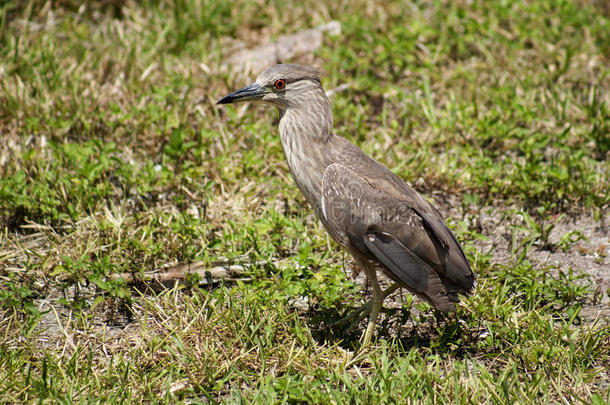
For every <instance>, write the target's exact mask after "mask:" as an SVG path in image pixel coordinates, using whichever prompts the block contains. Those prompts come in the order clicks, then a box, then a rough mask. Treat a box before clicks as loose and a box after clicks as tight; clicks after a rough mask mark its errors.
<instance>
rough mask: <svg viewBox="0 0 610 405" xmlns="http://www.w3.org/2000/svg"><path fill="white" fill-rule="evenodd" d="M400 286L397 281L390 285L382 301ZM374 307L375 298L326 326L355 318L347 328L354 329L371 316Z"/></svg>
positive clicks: (383, 293) (384, 292)
mask: <svg viewBox="0 0 610 405" xmlns="http://www.w3.org/2000/svg"><path fill="white" fill-rule="evenodd" d="M399 288H400V286H399V285H398V284H396V283H394V284H392V285H391V286H390V287H388V288H387V289H385V290H384V291H383V292H382V295H383V298H382V301H383V300H385V298H386V297H387V296H389V295H392V293H394V291H396V290H398V289H399ZM372 309H373V300H371V301H369V302H367V303H366V304H364V305H362V306H361V307H360V308H357V309H355V310H353V311H352V312H351V313H350V314H349V315H347V316H345V317H343V318H341V319H339V320H338V321H335V322H333V323H331V324H330V325H328V326H326V327H325V329H326V328H331V327H334V326H338V325H342V324H344V323H346V322H348V321H351V320H352V319H355V320H354V321H353V322H352V323H351V324H350V326H349V327H348V328H347V330H348V331H349V330H352V329H354V328H355V327H356V326H358V324H359V323H360V322H361V321H362V320H363V319H364V318H366V317H367V316H369V315H370V314H371V311H372Z"/></svg>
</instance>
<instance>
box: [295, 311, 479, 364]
mask: <svg viewBox="0 0 610 405" xmlns="http://www.w3.org/2000/svg"><path fill="white" fill-rule="evenodd" d="M357 309H358V307H340V308H320V307H318V308H310V309H309V310H308V311H307V314H306V319H307V323H308V325H309V327H310V329H311V331H312V336H313V338H314V339H315V340H316V341H317V342H318V343H320V344H329V343H330V344H337V345H338V346H339V347H341V348H343V349H346V350H357V349H358V348H359V345H360V337H361V336H362V333H363V332H364V330H365V329H366V326H367V322H368V317H366V318H365V319H363V320H362V321H360V322H359V323H358V324H357V325H351V324H350V322H345V323H341V324H337V322H338V321H340V320H342V319H344V318H345V317H346V316H348V315H349V314H350V313H351V311H355V310H357ZM475 335H478V334H475ZM475 335H473V333H472V332H471V331H469V330H467V329H466V328H464V326H463V325H462V323H461V322H460V320H459V318H458V317H456V316H453V315H452V316H447V315H444V314H442V313H440V312H429V313H421V312H418V311H416V310H412V309H411V308H391V309H387V308H384V310H383V313H382V314H380V316H379V319H378V321H377V325H376V327H375V335H374V336H375V337H374V339H378V340H379V339H385V340H388V341H390V340H391V341H393V342H395V343H396V346H397V347H398V349H399V352H401V353H408V352H409V351H410V350H411V349H412V348H414V347H417V348H430V349H432V350H434V352H436V353H439V354H447V355H451V356H454V357H462V356H463V355H464V354H465V353H466V352H467V351H469V350H468V348H472V346H473V343H474V340H476V337H475Z"/></svg>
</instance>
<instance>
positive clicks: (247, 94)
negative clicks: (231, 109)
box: [216, 83, 267, 104]
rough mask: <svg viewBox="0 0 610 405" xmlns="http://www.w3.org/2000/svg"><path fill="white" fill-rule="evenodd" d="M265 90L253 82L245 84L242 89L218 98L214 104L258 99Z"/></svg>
mask: <svg viewBox="0 0 610 405" xmlns="http://www.w3.org/2000/svg"><path fill="white" fill-rule="evenodd" d="M266 93H267V92H266V91H265V89H264V88H262V87H261V86H259V85H258V84H256V83H254V84H251V85H249V86H246V87H244V88H242V89H239V90H237V91H234V92H233V93H231V94H229V95H228V96H225V97H223V98H221V99H220V100H218V101H217V102H216V104H231V103H235V102H237V101H250V100H258V99H260V98H262V97H263V96H264V95H265V94H266Z"/></svg>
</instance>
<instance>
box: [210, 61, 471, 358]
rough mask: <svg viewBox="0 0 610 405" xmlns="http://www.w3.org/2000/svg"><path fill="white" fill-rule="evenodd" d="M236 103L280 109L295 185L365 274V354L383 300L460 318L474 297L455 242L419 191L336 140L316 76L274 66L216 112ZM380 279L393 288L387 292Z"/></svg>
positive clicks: (463, 258)
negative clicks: (406, 296)
mask: <svg viewBox="0 0 610 405" xmlns="http://www.w3.org/2000/svg"><path fill="white" fill-rule="evenodd" d="M238 101H256V102H263V103H267V104H272V105H274V106H276V107H277V109H278V110H279V112H280V124H279V125H280V139H281V142H282V146H283V148H284V153H285V155H286V160H287V162H288V167H289V168H290V171H291V173H292V177H293V178H294V181H295V182H296V184H297V186H298V187H299V189H300V190H301V192H302V193H303V195H304V196H305V198H306V199H307V201H309V203H310V204H311V205H312V207H313V209H314V211H315V213H316V215H317V217H318V218H319V219H320V221H322V224H323V225H324V227H325V228H326V230H327V231H328V233H329V234H330V235H331V236H332V238H333V239H334V240H335V241H336V242H337V243H338V244H339V245H341V246H342V247H343V248H345V249H346V250H347V251H348V252H349V253H350V254H351V255H352V256H353V257H354V259H355V261H356V263H357V264H358V266H359V267H360V268H361V269H363V270H364V272H365V274H366V276H367V278H368V281H369V283H370V285H371V286H372V289H373V298H372V300H371V301H370V302H369V303H368V304H367V305H365V306H364V307H363V310H362V311H361V312H364V313H365V314H366V313H369V314H370V315H369V321H368V325H367V328H366V330H365V332H364V334H363V335H362V338H361V346H362V347H364V346H366V345H368V344H369V342H370V340H371V336H372V334H373V330H374V328H375V323H376V321H377V316H378V315H379V311H380V310H381V307H382V305H383V301H384V299H385V298H386V297H387V296H388V295H390V294H391V293H393V292H394V291H396V290H397V289H398V288H400V287H404V288H406V289H407V290H409V291H410V292H412V293H413V294H415V295H417V296H419V297H420V298H422V299H424V300H426V301H428V302H429V303H430V304H432V306H434V308H436V309H437V310H439V311H441V312H453V311H455V304H454V303H456V302H458V294H459V293H461V294H468V293H470V292H471V291H472V290H473V288H474V284H475V282H474V274H473V272H472V270H471V268H470V265H469V263H468V260H467V259H466V256H465V255H464V252H463V251H462V248H461V247H460V244H459V243H458V241H457V239H456V238H455V235H454V234H453V232H451V230H450V229H449V228H447V226H446V224H445V220H444V219H443V216H442V215H441V214H440V212H439V211H438V210H437V209H436V208H435V207H434V206H432V204H430V203H429V202H428V201H427V200H426V199H424V198H423V197H422V196H421V195H420V194H419V193H417V191H415V190H414V189H412V188H411V187H410V186H409V185H407V184H406V183H405V182H403V181H402V180H401V179H400V178H399V177H398V176H396V175H395V174H394V173H392V172H391V171H390V170H389V169H388V168H386V167H385V166H383V165H382V164H380V163H379V162H377V161H376V160H374V159H372V158H371V157H369V156H367V155H366V154H365V153H364V152H362V151H361V150H360V149H359V148H358V147H357V146H355V145H354V144H352V143H351V142H349V141H348V140H347V139H345V138H342V137H339V136H336V135H333V133H332V130H331V129H332V125H333V115H332V110H331V105H330V101H329V100H328V98H327V97H326V93H325V92H324V89H323V88H322V84H321V83H320V73H319V72H318V70H316V69H315V68H313V67H310V66H300V65H275V66H271V67H270V68H268V69H267V70H265V71H264V72H263V73H262V74H261V75H260V76H259V77H258V79H256V82H254V83H253V84H251V85H249V86H246V87H244V88H242V89H240V90H237V91H235V92H233V93H231V94H229V95H228V96H226V97H224V98H222V99H220V100H219V101H218V104H229V103H235V102H238ZM377 271H382V272H383V273H385V274H386V275H387V276H388V277H390V278H391V279H392V280H393V281H394V282H395V283H394V284H393V285H392V286H391V287H389V288H388V289H386V290H385V291H384V290H382V289H381V287H380V286H379V282H378V280H377ZM364 316H366V315H364ZM364 316H363V317H364ZM361 319H362V318H361Z"/></svg>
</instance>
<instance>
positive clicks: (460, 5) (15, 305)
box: [0, 0, 610, 404]
mask: <svg viewBox="0 0 610 405" xmlns="http://www.w3.org/2000/svg"><path fill="white" fill-rule="evenodd" d="M0 18H1V20H0V133H1V134H2V136H1V137H0V402H2V403H5V402H6V403H22V402H46V403H55V402H66V403H68V402H125V403H131V402H134V403H137V402H142V401H145V402H168V403H176V402H195V403H198V402H199V403H201V402H203V403H206V402H230V403H235V402H243V403H251V402H254V403H265V404H266V403H285V402H288V403H302V402H307V403H333V402H334V403H405V402H413V403H420V402H422V403H595V404H602V403H608V402H610V389H609V386H608V382H607V381H608V379H609V378H610V375H609V374H608V369H609V368H610V326H609V325H608V322H607V318H600V319H597V320H595V319H591V318H589V317H586V316H584V315H582V310H583V308H585V307H595V306H598V307H599V306H600V305H601V303H602V302H606V301H604V300H603V298H601V297H603V296H604V295H605V294H608V291H597V290H596V287H595V280H591V279H590V278H589V277H587V275H586V272H584V273H583V271H585V270H587V268H585V267H587V266H603V265H604V264H607V259H606V256H607V254H608V251H607V246H606V247H604V246H605V245H603V244H600V245H599V246H593V245H588V244H587V243H588V242H587V236H586V235H585V232H584V230H583V229H580V228H578V227H576V226H574V227H573V228H571V229H570V230H569V231H568V232H565V233H563V234H562V235H560V236H561V237H560V238H554V236H553V232H554V231H556V227H557V226H558V224H560V222H562V221H564V222H565V221H566V220H567V218H591V221H593V222H595V223H597V225H598V226H599V227H604V226H605V225H604V224H605V222H604V221H605V218H606V213H607V209H608V205H609V203H610V182H609V181H608V173H609V169H610V167H609V165H608V162H609V161H610V159H609V158H610V136H609V133H610V114H609V105H610V98H609V96H608V95H609V94H610V79H609V68H608V66H610V63H609V61H610V17H609V10H608V8H607V7H604V6H603V2H598V1H591V2H587V1H576V0H575V1H551V0H544V1H525V0H520V1H512V2H505V1H490V2H484V1H478V2H477V1H475V2H453V1H444V0H443V1H425V2H408V1H405V2H400V1H396V2H387V3H386V2H375V1H355V2H348V3H345V2H343V3H342V2H336V3H335V2H333V3H332V4H329V5H326V6H322V5H320V4H317V3H316V2H292V1H289V2H247V1H243V0H238V1H234V2H220V1H219V2H215V1H209V0H204V1H194V0H182V1H177V0H176V1H170V0H160V1H144V2H139V3H138V4H136V3H134V2H122V1H120V0H119V1H104V2H102V1H100V2H88V3H87V4H86V5H84V6H81V5H80V2H75V1H72V0H66V1H61V2H53V4H51V2H45V1H38V0H37V1H34V0H32V1H29V2H15V1H13V2H7V3H3V5H0ZM330 19H335V20H337V21H339V22H340V23H341V28H342V33H341V35H340V36H337V37H330V36H328V37H326V38H325V40H324V43H323V45H322V47H321V48H319V49H318V50H316V51H315V53H314V54H313V55H305V56H299V57H296V58H294V59H291V60H284V62H296V63H314V64H315V65H317V66H319V67H320V68H322V69H323V70H324V71H325V75H324V77H323V84H324V86H325V88H326V89H327V90H329V89H333V88H336V87H338V86H341V85H343V84H345V83H349V86H348V87H347V88H346V89H345V90H343V91H340V92H337V93H335V95H334V96H333V97H332V102H333V110H334V114H335V132H336V133H337V134H338V135H341V136H345V137H347V138H349V139H351V140H352V141H354V142H356V143H357V144H359V145H360V146H361V147H362V148H363V149H364V150H365V151H366V152H367V153H369V154H371V155H373V156H375V157H376V158H378V159H379V160H381V161H382V162H384V163H386V164H387V165H388V166H390V167H392V168H393V169H394V170H395V172H396V173H397V174H399V175H400V176H401V177H402V178H404V179H405V180H408V181H410V182H411V183H413V184H414V185H416V186H417V188H418V189H419V190H420V191H421V192H423V193H426V194H427V195H428V196H429V197H430V198H431V199H433V200H436V202H437V204H438V205H439V206H440V207H441V208H443V210H444V211H445V212H447V210H449V208H451V210H452V212H453V213H454V214H455V215H452V220H451V221H450V224H451V226H452V227H453V229H455V230H456V233H457V234H458V236H459V238H460V240H462V241H463V245H464V249H465V251H466V253H467V255H468V256H469V258H470V259H471V262H472V263H473V268H474V269H475V271H476V273H477V275H478V287H477V290H476V293H475V295H473V296H472V297H470V298H468V299H466V300H464V302H463V304H461V305H460V308H459V311H458V313H457V315H456V316H452V317H449V318H445V317H441V316H438V315H435V314H434V313H433V312H432V311H431V309H430V307H429V306H428V305H427V304H425V303H421V302H419V301H418V300H417V299H413V298H412V297H411V296H410V295H409V294H408V293H403V294H402V295H401V296H399V298H398V299H397V300H395V302H394V304H393V305H390V308H389V309H388V311H387V313H386V314H385V316H384V317H383V318H382V320H381V322H380V323H379V325H378V327H377V330H376V336H377V340H376V341H375V342H374V344H373V346H372V347H371V348H370V350H369V351H368V353H367V354H366V356H364V357H363V358H362V359H361V360H360V361H358V362H356V363H355V364H348V362H349V359H350V355H351V353H352V350H353V349H354V348H355V346H356V343H357V339H358V337H359V334H360V333H361V332H362V327H359V328H356V329H355V330H351V331H348V330H345V328H341V327H336V328H330V329H329V328H326V327H325V326H326V325H328V324H329V323H330V322H332V321H333V320H335V319H339V318H340V317H341V315H343V314H345V313H346V312H347V311H348V310H349V309H351V308H355V307H357V306H358V305H360V304H361V303H362V300H363V299H366V298H367V296H368V295H367V294H368V293H367V291H366V288H363V287H362V286H361V284H360V283H359V282H357V281H356V280H355V279H354V277H352V274H351V273H352V269H351V262H350V261H349V258H348V257H347V255H346V254H345V253H343V252H341V251H340V250H339V249H338V248H337V246H336V245H335V244H334V243H332V242H330V241H329V238H328V237H327V235H326V233H325V231H324V230H323V228H322V227H321V225H320V224H319V223H318V222H317V221H316V220H315V219H314V218H313V216H312V212H311V210H310V209H309V207H307V205H306V204H305V203H304V199H303V197H302V196H301V195H300V193H299V192H298V189H297V188H296V187H295V186H294V184H293V182H292V178H291V177H290V174H289V172H288V170H287V167H286V164H285V162H284V156H283V152H282V148H281V145H280V142H279V137H278V130H277V128H276V126H277V122H276V121H277V118H276V117H277V116H276V113H275V112H274V111H270V109H269V108H259V107H253V106H249V107H245V106H236V107H233V106H229V107H223V108H219V107H217V106H216V105H215V101H216V100H217V99H219V98H220V97H221V96H223V95H225V94H226V93H227V92H228V91H230V90H233V89H236V88H238V87H241V86H243V85H245V84H247V83H248V82H249V81H251V80H253V79H254V77H255V76H256V74H257V73H258V72H255V73H252V74H248V75H244V74H240V73H237V72H236V73H229V72H227V71H225V70H222V69H220V64H221V63H222V61H223V60H225V59H227V58H228V56H229V54H230V52H231V50H232V49H237V48H238V47H239V43H238V41H239V42H241V43H243V44H245V45H246V46H254V45H257V44H259V43H265V42H266V41H269V40H273V39H274V38H276V37H277V36H279V35H282V34H290V33H294V32H297V31H299V30H302V29H308V28H311V27H314V26H317V25H319V24H322V23H325V22H328V20H330ZM441 193H442V194H441ZM443 194H444V195H446V196H447V197H443ZM489 213H491V214H489ZM482 215H496V217H497V218H498V219H499V220H500V221H501V224H502V229H501V230H500V227H499V226H498V229H488V228H485V227H484V226H482V225H481V222H480V220H479V218H480V217H481V216H482ZM500 232H503V233H506V246H500V245H498V244H496V243H494V244H492V246H491V248H485V249H483V248H482V246H486V245H485V244H484V243H483V242H484V240H485V239H489V238H490V236H492V235H493V234H494V233H500ZM606 241H607V238H606ZM579 249H581V250H582V249H589V250H591V254H590V255H589V256H587V257H595V258H594V260H593V259H591V260H590V262H587V264H586V266H584V265H583V266H584V267H583V268H567V267H566V266H557V265H555V264H553V263H551V262H548V263H544V262H542V263H541V261H540V260H538V259H537V256H536V255H537V254H539V253H540V252H549V254H555V253H558V252H566V253H567V254H572V255H578V254H579V253H578V252H580V250H579ZM596 249H597V250H596ZM587 252H588V250H587ZM581 253H582V252H581ZM587 254H589V253H587ZM238 257H241V258H243V257H246V258H247V259H245V260H244V259H242V261H244V262H245V263H246V265H247V273H246V274H245V275H244V279H243V280H239V281H227V282H225V283H219V284H214V285H212V286H199V285H198V283H197V280H189V281H188V282H187V283H186V284H185V285H183V286H180V287H176V288H173V289H170V290H167V291H164V292H161V293H158V294H154V293H150V292H148V291H141V290H143V289H142V288H140V289H135V288H132V287H130V286H128V285H126V283H125V282H123V281H115V280H112V279H110V275H111V274H114V273H132V274H134V275H135V276H136V277H137V278H142V277H143V275H144V273H145V272H147V271H151V270H154V269H158V268H162V267H163V266H165V265H171V264H175V263H188V262H192V261H202V262H203V263H204V264H205V265H210V266H212V265H213V263H214V262H216V261H217V260H219V259H221V258H238ZM507 257H508V259H507ZM583 260H585V259H583Z"/></svg>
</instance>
